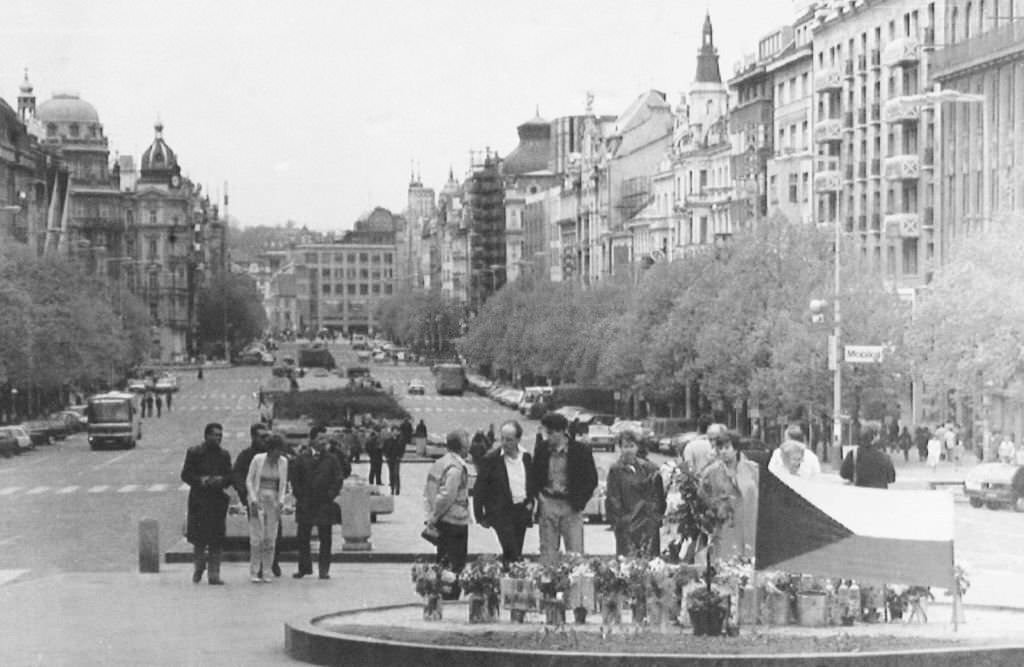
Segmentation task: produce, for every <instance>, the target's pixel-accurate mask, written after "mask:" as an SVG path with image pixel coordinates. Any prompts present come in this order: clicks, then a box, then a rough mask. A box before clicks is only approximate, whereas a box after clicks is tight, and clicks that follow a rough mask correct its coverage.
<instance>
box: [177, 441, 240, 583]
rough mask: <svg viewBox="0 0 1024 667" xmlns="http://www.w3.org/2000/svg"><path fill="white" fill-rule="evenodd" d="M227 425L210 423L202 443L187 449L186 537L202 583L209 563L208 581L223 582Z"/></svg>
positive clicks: (184, 470) (184, 473) (228, 480)
mask: <svg viewBox="0 0 1024 667" xmlns="http://www.w3.org/2000/svg"><path fill="white" fill-rule="evenodd" d="M223 437H224V429H223V427H221V425H220V424H216V423H211V424H207V425H206V428H205V429H204V430H203V438H204V440H203V444H201V445H197V446H196V447H190V448H189V450H188V451H187V452H186V453H185V465H184V466H183V467H182V469H181V481H183V482H185V483H186V484H188V485H189V487H191V488H190V490H189V492H188V522H187V530H186V532H185V537H186V538H187V539H188V541H189V542H191V543H192V546H193V563H194V565H195V567H194V570H193V572H192V581H193V582H194V583H197V584H198V583H199V581H200V580H201V579H202V578H203V571H204V570H205V569H206V568H207V567H209V572H210V574H209V579H208V580H209V582H210V584H211V585H213V586H219V585H222V584H223V583H224V582H223V581H221V578H220V555H221V550H222V548H223V545H224V533H225V531H226V525H225V524H226V522H227V514H228V494H226V493H224V489H226V488H227V487H229V486H231V482H232V475H231V455H230V454H228V453H227V452H226V451H225V450H223V449H221V446H220V442H221V440H222V439H223Z"/></svg>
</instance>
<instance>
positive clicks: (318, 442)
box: [309, 433, 327, 454]
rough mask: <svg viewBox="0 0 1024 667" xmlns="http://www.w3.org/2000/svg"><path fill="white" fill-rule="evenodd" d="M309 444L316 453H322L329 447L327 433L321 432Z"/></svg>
mask: <svg viewBox="0 0 1024 667" xmlns="http://www.w3.org/2000/svg"><path fill="white" fill-rule="evenodd" d="M309 444H310V447H312V448H313V451H314V452H315V453H317V454H322V453H323V451H324V450H325V449H327V435H326V434H325V433H319V434H317V436H316V437H314V438H313V440H312V441H311V442H310V443H309Z"/></svg>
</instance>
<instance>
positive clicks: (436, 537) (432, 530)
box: [420, 523, 441, 547]
mask: <svg viewBox="0 0 1024 667" xmlns="http://www.w3.org/2000/svg"><path fill="white" fill-rule="evenodd" d="M420 537H422V538H423V539H425V540H426V541H427V542H430V543H431V544H433V545H434V546H435V547H436V546H437V543H438V542H440V541H441V531H439V530H438V529H437V526H435V525H434V524H432V523H428V524H426V525H425V526H423V532H422V533H420Z"/></svg>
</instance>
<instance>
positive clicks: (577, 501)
mask: <svg viewBox="0 0 1024 667" xmlns="http://www.w3.org/2000/svg"><path fill="white" fill-rule="evenodd" d="M550 461H551V445H550V444H548V442H547V441H546V440H544V441H541V442H540V443H539V444H538V445H537V446H536V447H535V448H534V450H533V479H534V483H535V484H536V485H537V491H538V492H540V491H543V490H544V487H545V486H547V484H548V464H549V463H550ZM567 467H568V473H569V505H570V506H571V507H572V509H573V511H574V512H582V511H583V509H584V508H585V507H586V506H587V503H588V502H590V497H591V496H592V495H594V489H596V488H597V466H595V465H594V454H593V453H592V452H591V451H590V448H589V447H587V446H586V445H584V444H581V443H579V442H576V441H575V440H570V441H569V460H568V462H567Z"/></svg>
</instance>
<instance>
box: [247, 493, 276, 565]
mask: <svg viewBox="0 0 1024 667" xmlns="http://www.w3.org/2000/svg"><path fill="white" fill-rule="evenodd" d="M256 502H257V503H258V504H259V509H258V510H257V511H256V513H255V514H250V515H249V575H250V576H253V577H260V576H269V574H270V568H271V566H272V565H273V564H274V547H275V545H276V543H277V530H278V527H279V526H280V524H281V508H280V506H279V505H278V502H277V492H276V491H274V490H273V489H260V492H259V497H258V498H257V499H256Z"/></svg>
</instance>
